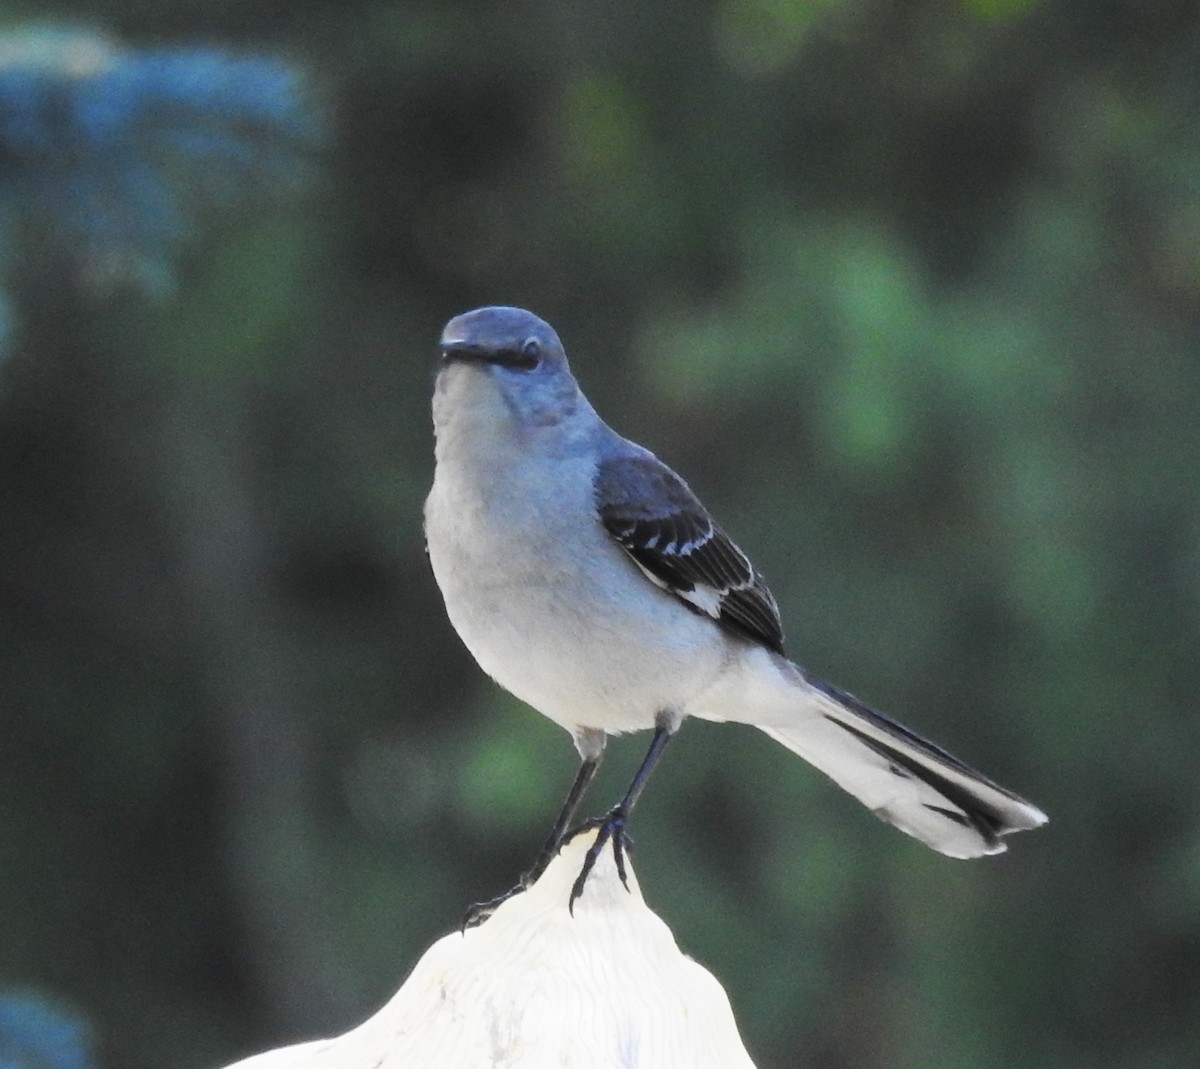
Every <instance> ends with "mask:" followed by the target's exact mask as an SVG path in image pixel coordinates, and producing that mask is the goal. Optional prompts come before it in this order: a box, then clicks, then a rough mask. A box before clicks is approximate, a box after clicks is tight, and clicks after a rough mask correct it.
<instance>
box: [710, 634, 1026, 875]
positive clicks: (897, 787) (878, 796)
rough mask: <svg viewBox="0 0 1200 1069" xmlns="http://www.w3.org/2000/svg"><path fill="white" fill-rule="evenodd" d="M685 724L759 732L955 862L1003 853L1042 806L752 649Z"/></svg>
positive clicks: (850, 697)
mask: <svg viewBox="0 0 1200 1069" xmlns="http://www.w3.org/2000/svg"><path fill="white" fill-rule="evenodd" d="M687 711H688V713H689V714H692V715H696V716H700V717H703V718H705V719H711V720H733V721H738V722H741V723H745V724H753V725H755V726H756V727H758V728H761V729H762V730H763V731H765V732H766V733H767V734H768V735H770V736H771V738H773V739H775V741H776V742H780V743H782V744H783V745H784V746H786V747H787V748H788V749H789V750H791V751H792V752H793V753H796V754H799V755H800V756H801V757H803V758H804V759H805V760H806V761H808V762H809V763H811V764H813V765H815V766H816V767H817V768H818V769H820V770H821V771H822V772H824V773H825V775H827V776H828V777H829V778H830V779H832V780H833V781H834V782H835V783H836V784H838V786H840V787H842V788H844V789H845V790H847V791H849V792H850V793H851V794H852V795H854V797H855V798H857V799H858V800H859V801H860V802H862V803H863V804H864V805H865V806H867V808H868V809H870V810H872V811H873V812H874V813H875V814H876V815H877V816H879V817H881V818H882V819H883V820H886V821H887V822H888V823H889V824H894V825H895V826H896V827H897V828H899V829H900V830H901V831H904V832H907V833H908V834H909V835H911V836H913V837H914V838H917V839H920V840H921V842H923V843H925V844H926V845H927V846H930V847H932V848H933V849H934V850H937V851H938V852H940V853H943V854H947V855H948V856H950V857H980V856H982V855H984V854H998V853H1000V852H1001V851H1003V850H1004V842H1003V841H1002V840H1003V837H1004V836H1005V835H1008V834H1010V833H1012V832H1014V831H1025V830H1026V829H1029V828H1036V827H1039V826H1040V825H1042V824H1045V823H1046V815H1045V814H1044V813H1043V812H1042V811H1041V810H1040V809H1038V808H1037V806H1035V805H1032V804H1031V803H1029V802H1027V801H1025V800H1024V799H1023V798H1021V797H1019V796H1018V795H1016V794H1013V793H1012V791H1008V790H1005V789H1004V788H1003V787H1001V786H999V785H998V784H996V783H993V782H992V781H991V780H990V779H988V778H987V777H986V776H984V775H982V774H981V773H979V772H976V771H975V770H974V769H973V768H971V767H970V766H969V765H966V764H964V763H963V762H962V761H960V760H958V758H956V757H954V756H952V755H951V754H948V753H947V752H946V751H945V750H943V749H941V748H940V747H938V746H935V745H934V744H933V743H931V742H926V741H925V740H924V739H923V738H921V736H919V735H917V734H916V733H915V732H912V731H910V730H909V729H908V728H906V727H903V726H901V725H900V724H897V723H896V722H895V721H894V720H891V719H889V718H888V717H886V716H884V715H883V714H882V713H878V712H876V711H875V710H874V709H871V708H870V707H869V706H867V705H864V704H863V703H862V702H860V701H859V700H858V699H857V698H855V697H854V696H853V695H850V694H847V693H845V692H844V691H841V690H838V689H837V688H836V687H833V686H830V685H829V684H828V683H825V682H823V681H822V680H820V679H817V678H816V677H815V676H812V675H810V674H809V673H808V672H806V671H805V670H804V669H803V668H800V667H799V666H798V665H795V664H792V662H791V661H789V660H787V658H786V657H781V656H779V655H778V654H775V653H772V652H770V651H769V650H767V649H765V648H762V647H758V648H747V649H746V651H745V654H744V656H743V657H742V658H741V659H740V661H739V662H737V663H736V664H735V665H734V666H731V670H730V671H727V673H726V674H725V675H724V676H723V677H722V678H721V679H720V680H719V681H718V683H717V684H716V685H714V686H713V687H712V688H711V689H710V690H709V691H707V692H706V693H705V694H704V695H703V696H702V698H701V699H700V700H699V701H698V702H697V703H696V706H695V707H694V708H691V709H689V710H687Z"/></svg>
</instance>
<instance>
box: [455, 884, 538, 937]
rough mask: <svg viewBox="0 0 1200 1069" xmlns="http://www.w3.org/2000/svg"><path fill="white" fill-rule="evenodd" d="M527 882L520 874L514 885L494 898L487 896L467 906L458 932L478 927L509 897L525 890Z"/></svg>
mask: <svg viewBox="0 0 1200 1069" xmlns="http://www.w3.org/2000/svg"><path fill="white" fill-rule="evenodd" d="M528 887H529V884H528V883H527V882H526V880H525V877H524V876H522V877H521V879H520V880H519V881H518V882H517V885H516V887H510V888H509V889H508V890H507V891H505V892H504V893H503V894H500V895H497V896H496V897H495V898H489V899H488V900H487V901H486V902H476V903H474V904H473V905H470V906H467V911H466V912H465V913H464V914H463V919H462V925H461V926H460V927H459V931H460V932H465V931H466V930H467V929H468V928H478V927H479V926H480V925H481V924H482V923H483V922H484V921H486V920H488V919H489V918H490V917H491V915H492V914H493V913H495V912H496V910H498V909H499V908H500V907H501V906H502V905H504V903H505V902H507V901H508V900H509V899H510V898H515V897H516V896H517V895H519V894H520V893H521V892H522V891H525V890H527V889H528Z"/></svg>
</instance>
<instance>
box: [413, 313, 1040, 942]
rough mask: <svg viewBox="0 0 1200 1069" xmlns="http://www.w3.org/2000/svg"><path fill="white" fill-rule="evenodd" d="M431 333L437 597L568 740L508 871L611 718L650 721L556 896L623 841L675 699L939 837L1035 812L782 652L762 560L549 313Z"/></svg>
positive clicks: (479, 653)
mask: <svg viewBox="0 0 1200 1069" xmlns="http://www.w3.org/2000/svg"><path fill="white" fill-rule="evenodd" d="M441 349H442V360H441V366H440V370H439V372H438V376H437V385H436V388H435V391H434V397H433V421H434V428H435V431H436V437H437V445H436V450H435V452H436V458H437V466H436V471H435V473H434V479H433V488H432V490H431V491H430V494H429V498H428V500H427V501H426V503H425V532H426V539H427V544H428V549H429V559H430V562H431V563H432V565H433V572H434V575H435V577H436V579H437V582H438V585H439V586H440V587H441V590H442V595H443V597H444V598H445V601H446V611H447V613H448V614H449V616H450V621H451V623H452V624H453V625H454V628H455V630H457V632H458V634H459V636H460V637H461V638H462V640H463V642H464V643H465V644H466V646H467V649H468V650H470V651H471V653H472V655H473V656H474V657H475V659H476V660H477V661H478V662H479V665H480V667H482V668H483V670H484V671H485V672H487V673H488V675H490V676H491V677H492V678H493V679H495V680H496V682H498V683H499V684H500V685H501V686H502V687H504V688H505V689H506V690H508V691H511V692H512V693H513V694H514V695H516V696H517V697H518V698H520V699H521V700H522V701H524V702H527V703H528V704H529V705H532V706H533V707H534V708H535V709H537V710H538V712H540V713H542V714H543V715H545V716H548V717H549V718H550V719H551V720H553V721H554V722H555V723H556V724H560V725H561V726H562V727H564V728H566V729H567V730H568V731H569V732H570V733H571V735H572V737H573V738H574V740H575V746H576V749H577V750H578V751H579V756H580V758H581V762H582V763H581V765H580V768H579V772H578V774H577V776H576V778H575V782H574V783H573V785H572V787H571V790H570V793H569V794H568V796H567V799H566V802H565V804H564V806H563V809H562V812H561V813H560V814H559V817H558V819H557V821H556V822H555V824H554V828H553V831H552V832H551V835H550V838H549V839H548V840H547V843H546V845H545V847H544V848H543V850H542V853H541V854H540V855H539V857H538V860H537V862H536V863H535V865H534V868H533V870H532V871H531V872H530V873H527V874H526V875H525V877H523V880H522V885H521V886H527V884H528V881H529V880H530V879H532V878H535V877H536V876H537V875H539V874H540V872H541V871H542V870H543V869H544V868H545V866H546V864H547V863H548V861H549V859H550V858H551V857H552V856H553V855H554V853H555V851H556V850H557V848H558V846H559V844H560V842H561V840H562V839H563V837H564V835H565V834H567V830H568V826H569V825H570V822H571V820H572V819H573V817H574V813H575V810H576V808H577V806H578V803H579V801H580V798H581V797H582V795H583V793H584V791H585V789H586V788H587V785H588V783H589V782H590V780H591V778H592V776H593V775H594V773H595V771H596V768H597V766H598V765H599V762H600V758H601V756H602V754H603V753H604V745H605V740H606V738H607V736H609V735H617V734H620V733H622V732H626V731H638V730H640V729H643V728H653V729H654V737H653V740H652V742H651V744H650V749H649V752H648V753H647V755H646V758H645V760H644V761H643V762H642V765H641V767H640V768H639V769H638V772H637V775H636V776H635V777H634V779H633V782H632V784H631V785H630V788H629V791H628V793H627V794H626V795H625V797H624V798H623V799H622V800H621V802H620V804H618V805H617V806H616V807H615V808H613V809H612V810H611V811H609V813H608V814H606V815H605V816H604V817H601V818H599V819H597V820H594V821H589V822H588V826H591V827H595V828H598V829H599V834H598V835H597V837H596V841H595V843H594V845H593V847H592V850H591V852H590V853H589V855H588V862H587V863H586V864H585V865H584V867H583V870H582V871H581V872H580V874H579V879H578V880H577V881H576V883H575V886H574V889H573V891H572V895H571V903H572V904H573V903H574V901H575V899H576V898H577V897H578V896H579V894H580V893H581V892H582V890H583V886H584V883H585V881H586V879H587V874H588V872H589V871H590V869H591V864H592V863H593V862H594V861H595V858H596V857H597V856H599V852H600V851H601V850H602V849H603V848H604V845H605V843H606V842H608V841H610V840H611V841H612V843H613V848H614V851H615V853H616V856H617V861H618V864H620V863H621V860H622V850H623V845H624V843H623V835H624V828H625V822H626V820H627V819H628V816H629V813H630V811H631V810H632V809H633V806H634V804H635V803H636V801H637V799H638V796H639V795H640V793H641V790H642V787H643V786H644V784H645V781H646V777H647V776H648V775H649V773H650V771H651V769H652V768H653V766H654V764H655V762H656V761H657V759H658V757H659V755H660V754H661V753H662V750H663V748H664V747H665V746H666V743H667V741H668V740H669V739H670V737H671V736H672V735H673V734H674V732H675V731H676V729H677V728H678V727H679V725H680V723H681V722H682V720H683V719H684V717H688V716H698V717H701V718H702V719H705V720H732V721H737V722H740V723H744V724H753V725H754V726H755V727H757V728H760V729H761V730H763V731H765V732H766V733H767V734H768V735H770V736H771V738H773V739H775V740H776V741H777V742H781V743H782V744H783V745H784V746H786V747H787V748H788V749H789V750H792V751H793V752H795V753H797V754H799V755H800V756H801V757H803V758H804V759H805V760H807V761H809V762H810V763H811V764H813V765H815V766H816V767H817V768H818V769H820V770H821V771H822V772H824V773H825V774H826V775H827V776H829V778H830V779H832V780H833V781H834V782H835V783H837V784H838V785H839V786H841V787H843V788H845V790H847V791H849V792H850V793H851V794H852V795H854V797H855V798H857V799H858V800H859V801H861V802H862V803H863V804H865V805H866V806H867V807H868V808H869V809H871V810H872V811H873V812H874V813H875V814H876V815H877V816H879V817H882V818H883V819H884V820H886V821H888V822H889V823H891V824H894V825H895V826H896V827H898V828H899V829H900V830H901V831H904V832H907V833H908V834H909V835H912V836H913V837H915V838H917V839H920V840H921V842H923V843H925V844H926V845H928V846H931V847H932V848H933V849H934V850H938V851H940V852H941V853H943V854H947V855H949V856H950V857H961V858H968V857H978V856H980V855H982V854H995V853H999V852H1000V851H1002V850H1003V849H1004V843H1003V841H1002V837H1003V836H1005V835H1007V834H1009V833H1010V832H1014V831H1021V830H1023V829H1027V828H1036V827H1037V826H1038V825H1040V824H1043V823H1045V821H1046V817H1045V815H1044V814H1043V813H1042V812H1041V811H1040V810H1039V809H1038V808H1037V807H1036V806H1034V805H1031V804H1030V803H1029V802H1027V801H1025V800H1024V799H1022V798H1020V797H1019V796H1017V795H1016V794H1013V793H1012V792H1011V791H1008V790H1005V789H1004V788H1003V787H1000V786H999V785H997V784H995V783H993V782H992V781H991V780H989V779H988V778H986V777H985V776H983V775H981V774H980V773H978V772H976V771H975V770H974V769H972V768H970V767H969V766H968V765H965V764H964V763H963V762H961V761H959V760H958V759H957V758H955V757H952V756H951V755H950V754H948V753H947V752H946V751H945V750H942V749H940V748H939V747H937V746H934V745H933V744H932V743H929V742H926V741H925V740H924V739H922V738H921V737H920V736H919V735H917V734H915V733H914V732H912V731H910V730H909V729H908V728H905V727H902V726H901V725H899V724H897V723H896V722H894V721H893V720H891V719H889V718H888V717H886V716H884V715H883V714H882V713H878V712H876V711H875V710H874V709H871V708H869V707H867V706H866V705H864V704H863V703H862V702H860V701H859V700H858V699H857V698H854V697H852V696H851V695H849V694H847V693H846V692H844V691H842V690H839V689H838V688H836V687H833V686H831V685H830V684H828V683H825V682H822V681H821V680H820V679H817V678H816V677H815V676H813V675H812V674H811V673H809V672H807V671H806V670H805V669H803V668H801V667H799V666H798V665H796V664H793V663H792V662H791V661H790V660H788V659H787V657H786V656H785V655H784V652H783V629H782V626H781V624H780V620H779V609H778V607H777V606H776V604H775V599H774V598H773V597H772V596H771V592H770V591H769V590H768V589H767V586H766V583H765V582H763V578H762V576H761V575H759V574H758V572H757V571H756V570H755V569H754V567H753V565H752V564H751V563H750V561H749V559H748V558H747V557H746V555H745V554H744V553H743V552H742V551H741V550H740V549H738V547H737V546H736V545H734V543H733V542H732V541H731V540H730V538H729V536H728V535H726V534H725V532H724V531H723V530H722V529H721V528H720V527H718V526H717V524H716V523H715V522H714V521H713V519H712V517H711V516H709V514H708V512H707V510H706V509H705V508H704V506H703V505H702V504H701V503H700V502H699V500H698V499H697V498H696V496H695V495H694V494H693V493H692V491H691V490H690V489H689V488H688V486H687V484H686V483H685V482H684V481H683V480H682V479H681V478H680V477H679V476H678V475H676V474H675V472H673V471H672V470H671V469H670V468H668V467H667V466H666V465H665V464H663V463H662V461H660V460H659V459H658V458H657V457H656V456H655V455H654V454H653V453H651V452H650V451H649V450H647V449H643V448H642V447H641V446H639V445H635V444H634V443H633V442H631V441H628V440H627V439H625V438H622V437H621V436H620V435H619V434H617V433H616V432H615V431H614V430H612V429H611V428H610V427H609V426H608V425H607V424H606V423H605V422H604V421H603V420H602V419H601V418H600V417H599V416H598V415H597V414H596V411H595V409H593V408H592V406H591V405H590V404H589V403H588V400H587V398H586V397H584V395H583V393H582V392H581V391H580V389H579V386H578V385H577V384H576V382H575V379H574V377H573V376H572V374H571V371H570V368H569V367H568V366H567V358H566V355H565V354H564V352H563V347H562V344H561V343H560V342H559V340H558V335H557V334H555V332H554V330H553V329H552V328H551V327H550V326H549V324H547V323H545V322H543V321H542V320H541V319H539V318H538V317H537V316H535V315H533V314H532V313H530V312H526V311H524V310H522V309H519V308H505V307H493V308H479V309H476V310H475V311H472V312H466V313H464V314H463V315H460V316H457V317H455V318H454V319H452V320H450V322H449V323H448V324H447V325H446V328H445V330H444V331H443V333H442V338H441ZM517 890H520V887H517V888H514V891H517ZM510 893H512V892H510ZM505 897H507V896H505ZM497 901H499V900H497ZM488 907H489V904H486V903H485V904H483V905H481V906H480V907H477V913H476V916H475V918H474V919H478V916H479V915H480V914H486V912H487V909H488Z"/></svg>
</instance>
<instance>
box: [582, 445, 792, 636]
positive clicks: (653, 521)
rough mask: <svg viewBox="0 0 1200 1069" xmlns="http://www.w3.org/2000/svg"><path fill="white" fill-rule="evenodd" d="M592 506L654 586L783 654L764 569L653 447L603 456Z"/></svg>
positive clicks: (778, 626) (779, 628) (781, 631)
mask: <svg viewBox="0 0 1200 1069" xmlns="http://www.w3.org/2000/svg"><path fill="white" fill-rule="evenodd" d="M596 508H597V511H598V514H599V517H600V522H601V523H602V524H603V525H604V529H605V530H606V531H607V532H608V533H609V535H611V536H612V537H613V538H614V539H615V540H616V541H617V543H618V544H619V545H620V546H621V548H622V549H624V550H625V552H627V553H628V554H629V555H630V557H632V558H633V560H634V561H635V562H636V563H637V565H638V566H639V567H640V568H641V569H642V571H643V572H645V573H646V575H648V576H649V577H650V578H651V579H653V580H654V581H655V582H656V583H658V585H659V586H662V587H664V588H665V589H666V590H669V591H670V592H671V593H672V594H674V595H676V597H678V598H679V599H680V600H681V601H682V602H683V603H684V604H685V605H687V606H688V608H690V609H692V610H693V611H695V612H699V613H703V614H705V615H708V616H711V617H712V618H713V619H714V620H716V622H717V623H719V624H720V625H721V626H723V627H725V628H727V629H728V630H730V631H733V632H735V633H736V634H739V635H741V636H742V637H744V638H749V639H752V640H753V641H755V642H759V643H761V644H762V645H764V646H766V647H767V648H768V649H771V650H774V651H775V652H776V653H783V625H782V624H781V623H780V619H779V608H778V606H777V605H776V604H775V599H774V597H772V596H771V591H770V590H768V589H767V584H766V583H765V582H764V581H763V578H762V576H761V575H759V574H758V572H757V571H756V570H755V568H754V566H753V565H752V564H751V563H750V559H749V558H748V557H747V556H746V554H745V553H743V552H742V551H741V550H740V549H738V547H737V546H736V545H734V543H733V541H732V540H731V539H730V538H729V536H728V535H727V534H725V532H724V531H722V530H721V528H720V527H718V526H717V525H716V524H715V523H714V522H713V520H712V517H711V516H709V514H708V512H707V511H706V510H705V508H704V506H703V505H702V504H700V501H699V500H698V499H697V497H696V495H695V494H693V493H692V491H691V489H690V488H689V487H688V485H687V483H685V482H684V481H683V480H682V479H681V478H680V477H679V476H678V475H676V474H675V473H674V472H673V471H672V470H671V469H670V468H668V467H667V466H666V465H665V464H663V463H662V461H660V460H659V459H658V458H657V457H656V456H654V454H653V453H650V452H648V451H645V450H639V451H638V452H636V453H629V454H624V455H622V456H618V457H612V458H609V459H608V460H605V461H603V462H602V463H601V464H600V467H599V470H598V471H597V475H596Z"/></svg>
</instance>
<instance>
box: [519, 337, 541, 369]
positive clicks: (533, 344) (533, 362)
mask: <svg viewBox="0 0 1200 1069" xmlns="http://www.w3.org/2000/svg"><path fill="white" fill-rule="evenodd" d="M541 358H542V343H541V342H540V341H538V340H537V338H526V339H525V344H524V345H522V346H521V359H520V366H521V367H524V368H529V369H532V368H535V367H537V365H538V361H539V360H541Z"/></svg>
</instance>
